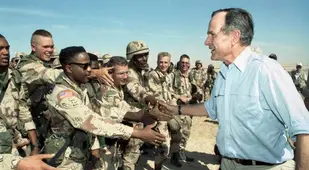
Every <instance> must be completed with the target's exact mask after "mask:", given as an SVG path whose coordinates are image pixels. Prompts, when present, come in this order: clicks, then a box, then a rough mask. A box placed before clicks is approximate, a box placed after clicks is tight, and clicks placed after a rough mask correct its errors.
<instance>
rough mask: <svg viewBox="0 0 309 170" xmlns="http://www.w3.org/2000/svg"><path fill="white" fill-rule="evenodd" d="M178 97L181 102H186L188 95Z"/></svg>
mask: <svg viewBox="0 0 309 170" xmlns="http://www.w3.org/2000/svg"><path fill="white" fill-rule="evenodd" d="M179 99H180V100H181V101H182V102H183V103H188V102H189V97H186V96H180V97H179Z"/></svg>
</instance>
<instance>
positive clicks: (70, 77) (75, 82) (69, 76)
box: [65, 73, 81, 87]
mask: <svg viewBox="0 0 309 170" xmlns="http://www.w3.org/2000/svg"><path fill="white" fill-rule="evenodd" d="M65 75H66V76H67V77H68V78H69V79H70V80H71V81H72V82H73V83H74V84H76V85H77V86H78V87H80V84H81V83H79V82H77V81H75V80H74V79H73V77H72V76H71V75H70V74H68V73H65Z"/></svg>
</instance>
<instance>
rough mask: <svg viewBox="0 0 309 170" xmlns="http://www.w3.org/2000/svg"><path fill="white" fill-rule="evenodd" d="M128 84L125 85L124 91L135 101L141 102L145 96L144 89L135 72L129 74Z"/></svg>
mask: <svg viewBox="0 0 309 170" xmlns="http://www.w3.org/2000/svg"><path fill="white" fill-rule="evenodd" d="M128 80H129V82H128V84H127V85H126V91H127V92H128V93H129V94H130V96H131V97H133V98H134V99H135V100H136V101H140V102H143V98H144V97H145V96H146V95H147V93H146V89H145V87H143V86H142V85H141V84H140V82H139V79H138V75H137V74H136V73H135V72H130V73H129V78H128Z"/></svg>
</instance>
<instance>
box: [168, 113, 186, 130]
mask: <svg viewBox="0 0 309 170" xmlns="http://www.w3.org/2000/svg"><path fill="white" fill-rule="evenodd" d="M181 122H182V121H181V120H180V118H179V117H177V116H174V118H173V119H171V120H169V121H168V122H167V126H168V127H169V129H170V131H171V133H177V132H179V131H180V129H181Z"/></svg>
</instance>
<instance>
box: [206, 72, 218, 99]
mask: <svg viewBox="0 0 309 170" xmlns="http://www.w3.org/2000/svg"><path fill="white" fill-rule="evenodd" d="M216 77H217V73H216V72H215V71H213V72H211V73H207V80H206V82H205V85H204V86H205V94H204V95H205V100H207V99H209V98H210V94H211V90H212V88H213V87H214V83H215V80H216Z"/></svg>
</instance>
